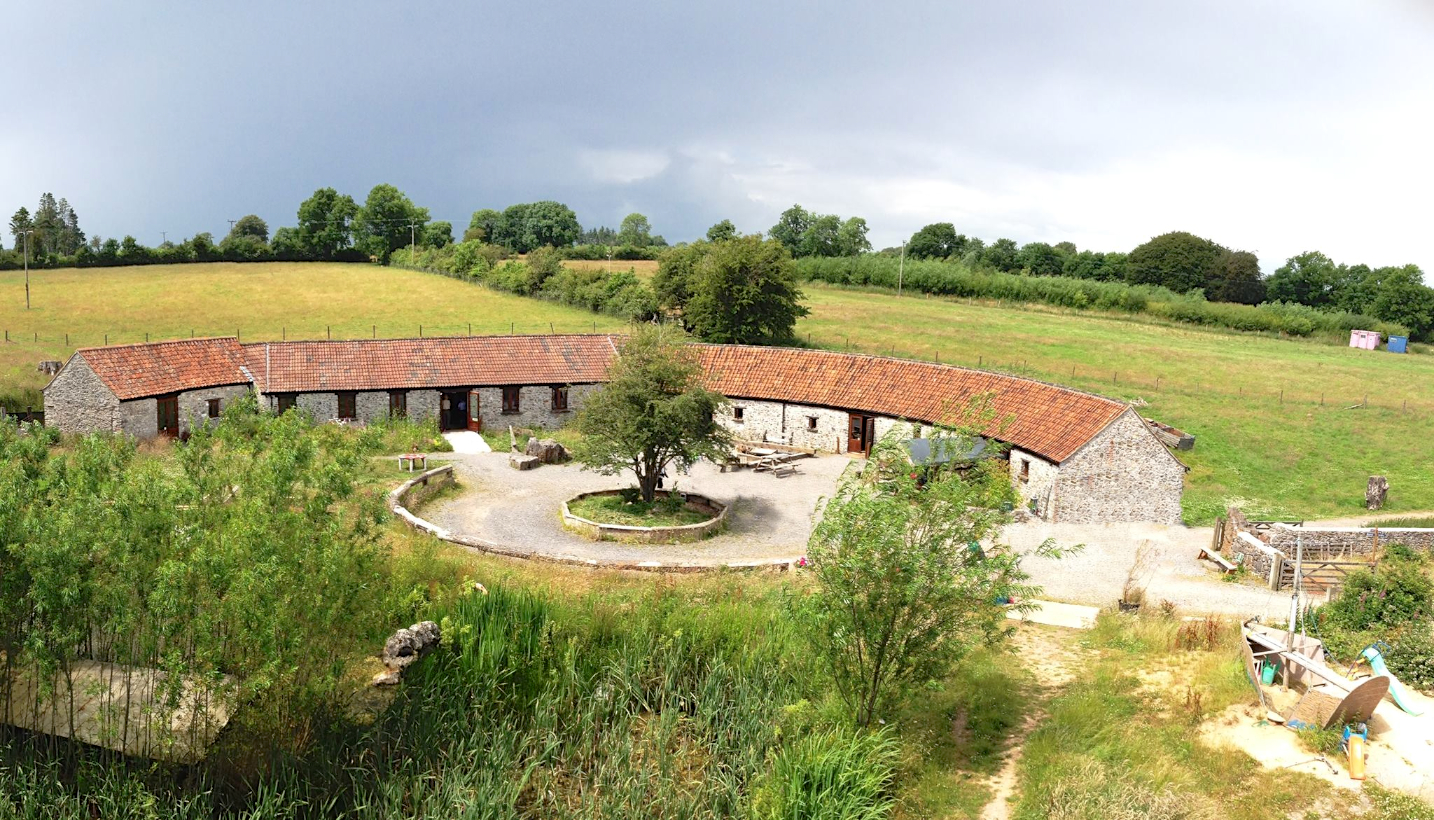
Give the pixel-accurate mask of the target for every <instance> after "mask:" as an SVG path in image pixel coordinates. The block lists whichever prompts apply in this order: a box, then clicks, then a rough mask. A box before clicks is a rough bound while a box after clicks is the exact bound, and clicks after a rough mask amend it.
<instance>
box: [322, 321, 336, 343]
mask: <svg viewBox="0 0 1434 820" xmlns="http://www.w3.org/2000/svg"><path fill="white" fill-rule="evenodd" d="M324 338H325V339H327V340H329V341H331V342H332V341H333V340H334V326H333V325H324Z"/></svg>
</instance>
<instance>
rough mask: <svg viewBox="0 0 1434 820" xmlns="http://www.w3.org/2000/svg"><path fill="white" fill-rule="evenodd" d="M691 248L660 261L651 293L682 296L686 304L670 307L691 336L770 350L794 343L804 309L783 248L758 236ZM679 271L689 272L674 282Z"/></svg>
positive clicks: (792, 265) (795, 274)
mask: <svg viewBox="0 0 1434 820" xmlns="http://www.w3.org/2000/svg"><path fill="white" fill-rule="evenodd" d="M691 247H692V250H686V249H684V251H677V252H673V253H672V254H670V255H669V258H668V259H664V260H663V265H665V266H667V271H666V275H665V276H663V277H662V278H661V280H660V281H654V287H655V288H656V289H657V290H658V291H659V292H660V293H661V294H662V295H663V297H664V298H666V299H669V300H671V299H672V297H673V296H674V295H677V294H686V296H687V298H686V301H685V302H683V303H680V304H671V302H669V307H670V308H673V309H675V310H676V311H678V312H680V313H681V316H682V323H683V324H684V325H685V326H686V327H687V329H688V330H689V331H690V332H691V333H692V334H693V335H694V336H696V337H697V338H699V339H701V340H702V341H704V342H717V343H721V344H774V343H779V342H784V341H788V340H790V339H791V338H792V337H793V331H794V329H795V328H796V324H797V319H799V318H800V317H802V316H805V315H807V309H806V308H805V307H803V306H802V303H801V299H802V292H801V289H800V288H798V287H797V273H796V266H795V265H794V264H793V263H792V257H791V255H790V254H789V253H787V250H786V248H784V247H782V245H781V244H780V243H778V242H776V241H775V240H771V239H767V240H764V239H762V238H761V237H757V236H743V237H740V238H737V239H733V240H731V241H729V242H717V243H696V244H694V245H693V246H691ZM698 255H700V256H698ZM684 265H690V267H689V268H688V272H687V273H686V275H685V278H684V279H681V280H679V277H682V276H683V274H682V272H681V271H680V270H679V268H680V267H681V266H684ZM662 272H663V268H661V267H659V273H662Z"/></svg>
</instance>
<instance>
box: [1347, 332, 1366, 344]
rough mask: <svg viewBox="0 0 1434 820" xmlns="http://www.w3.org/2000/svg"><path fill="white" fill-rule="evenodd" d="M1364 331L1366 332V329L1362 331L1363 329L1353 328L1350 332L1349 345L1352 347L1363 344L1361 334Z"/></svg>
mask: <svg viewBox="0 0 1434 820" xmlns="http://www.w3.org/2000/svg"><path fill="white" fill-rule="evenodd" d="M1363 333H1364V331H1362V330H1351V331H1350V332H1349V346H1350V347H1359V346H1360V345H1361V340H1360V336H1361V335H1362V334H1363Z"/></svg>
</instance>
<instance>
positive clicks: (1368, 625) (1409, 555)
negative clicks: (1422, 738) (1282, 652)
mask: <svg viewBox="0 0 1434 820" xmlns="http://www.w3.org/2000/svg"><path fill="white" fill-rule="evenodd" d="M1304 623H1305V626H1306V628H1308V629H1310V630H1311V631H1312V632H1314V633H1315V634H1316V635H1318V636H1319V637H1320V638H1321V640H1323V641H1324V643H1325V647H1326V648H1327V649H1328V650H1329V651H1330V653H1331V654H1333V655H1334V656H1335V657H1336V658H1339V659H1341V660H1344V661H1355V660H1357V659H1358V658H1359V653H1360V652H1361V651H1363V650H1364V648H1365V647H1367V646H1370V645H1371V644H1373V643H1375V642H1376V641H1384V642H1385V643H1387V644H1389V646H1390V649H1389V650H1388V651H1387V652H1385V653H1384V660H1385V662H1386V663H1387V664H1388V665H1389V670H1390V671H1391V672H1393V673H1394V674H1395V675H1397V676H1398V677H1399V679H1400V680H1402V681H1404V682H1405V683H1408V684H1409V685H1410V686H1414V687H1417V688H1420V689H1426V690H1429V689H1434V580H1431V578H1430V577H1429V559H1428V557H1427V556H1425V555H1423V554H1422V553H1418V552H1415V551H1413V550H1410V549H1408V548H1406V547H1403V546H1401V545H1398V544H1393V545H1390V546H1389V547H1388V548H1387V550H1386V553H1385V556H1384V558H1383V559H1382V560H1381V561H1380V563H1379V566H1378V568H1377V569H1376V570H1374V571H1370V570H1360V571H1358V572H1355V573H1352V574H1351V575H1350V576H1349V579H1348V580H1347V581H1346V582H1345V585H1344V589H1343V590H1342V591H1341V592H1340V595H1339V597H1338V598H1336V599H1335V600H1333V601H1331V602H1330V603H1328V604H1325V605H1324V606H1321V607H1318V608H1316V609H1314V610H1313V611H1312V612H1308V613H1306V614H1305V615H1304Z"/></svg>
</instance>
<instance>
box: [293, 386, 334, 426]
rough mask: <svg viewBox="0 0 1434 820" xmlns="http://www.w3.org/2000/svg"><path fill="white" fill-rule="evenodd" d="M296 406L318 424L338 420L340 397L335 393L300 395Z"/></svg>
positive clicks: (296, 399)
mask: <svg viewBox="0 0 1434 820" xmlns="http://www.w3.org/2000/svg"><path fill="white" fill-rule="evenodd" d="M294 404H295V406H296V407H298V408H299V409H300V410H303V411H304V412H305V413H308V414H309V416H310V417H311V418H312V419H313V420H314V421H317V422H325V421H328V420H330V419H334V418H338V415H339V397H338V395H337V394H335V393H300V394H299V395H298V396H296V397H295V398H294Z"/></svg>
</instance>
